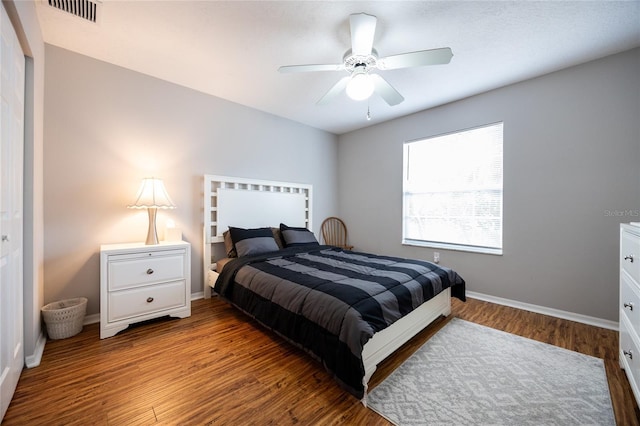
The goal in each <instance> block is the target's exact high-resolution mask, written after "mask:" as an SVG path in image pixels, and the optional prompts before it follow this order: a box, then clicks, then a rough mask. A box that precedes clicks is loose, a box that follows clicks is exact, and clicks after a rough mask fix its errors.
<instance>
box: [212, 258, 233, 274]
mask: <svg viewBox="0 0 640 426" xmlns="http://www.w3.org/2000/svg"><path fill="white" fill-rule="evenodd" d="M232 260H233V259H231V258H230V257H224V258H222V259H218V260H216V272H218V273H220V272H222V268H224V265H226V264H227V263H229V262H231V261H232Z"/></svg>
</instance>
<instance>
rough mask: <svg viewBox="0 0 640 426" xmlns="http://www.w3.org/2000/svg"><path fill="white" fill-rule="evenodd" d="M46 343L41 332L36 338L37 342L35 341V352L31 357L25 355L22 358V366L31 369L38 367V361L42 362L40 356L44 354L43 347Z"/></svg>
mask: <svg viewBox="0 0 640 426" xmlns="http://www.w3.org/2000/svg"><path fill="white" fill-rule="evenodd" d="M46 343H47V338H46V337H44V333H43V332H42V331H41V332H40V335H39V336H38V340H37V341H36V347H35V351H34V353H33V354H31V355H27V356H25V357H24V365H26V366H27V368H33V367H37V366H39V365H40V361H41V360H42V354H43V353H44V345H45V344H46Z"/></svg>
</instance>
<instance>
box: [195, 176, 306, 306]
mask: <svg viewBox="0 0 640 426" xmlns="http://www.w3.org/2000/svg"><path fill="white" fill-rule="evenodd" d="M311 212H312V186H311V185H308V184H302V183H291V182H275V181H268V180H255V179H245V178H237V177H230V176H217V175H205V176H204V232H203V258H204V277H203V278H204V295H205V297H210V295H211V287H210V286H209V285H208V279H207V277H208V274H209V271H210V270H211V265H212V264H213V263H214V261H215V260H214V259H213V258H212V254H213V251H212V244H216V243H223V242H224V239H223V237H222V234H223V232H224V231H226V230H227V229H228V228H229V226H236V227H239V228H258V227H266V226H276V227H277V226H278V225H279V224H280V223H285V224H287V225H289V226H303V227H306V228H307V229H309V230H313V227H312V226H313V224H312V221H311Z"/></svg>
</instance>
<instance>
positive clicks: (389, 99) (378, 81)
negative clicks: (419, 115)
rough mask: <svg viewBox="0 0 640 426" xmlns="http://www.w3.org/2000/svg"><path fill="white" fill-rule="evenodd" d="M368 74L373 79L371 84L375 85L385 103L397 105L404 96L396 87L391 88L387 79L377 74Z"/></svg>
mask: <svg viewBox="0 0 640 426" xmlns="http://www.w3.org/2000/svg"><path fill="white" fill-rule="evenodd" d="M369 76H370V77H371V78H372V79H373V84H374V87H375V91H376V93H377V94H378V95H380V97H381V98H382V99H384V101H385V102H386V103H388V104H389V105H391V106H394V105H398V104H399V103H401V102H402V101H404V98H403V97H402V95H401V94H400V93H398V91H397V90H396V89H394V88H393V86H391V85H390V84H389V83H387V80H385V79H384V78H382V77H381V76H380V75H379V74H369Z"/></svg>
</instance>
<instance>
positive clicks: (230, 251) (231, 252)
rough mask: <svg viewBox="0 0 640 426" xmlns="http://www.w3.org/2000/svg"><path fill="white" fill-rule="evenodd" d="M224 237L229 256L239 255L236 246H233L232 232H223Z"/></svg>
mask: <svg viewBox="0 0 640 426" xmlns="http://www.w3.org/2000/svg"><path fill="white" fill-rule="evenodd" d="M222 238H224V249H225V251H226V252H227V257H238V253H236V248H235V247H234V246H233V241H231V234H230V233H229V231H228V230H227V231H224V232H223V233H222Z"/></svg>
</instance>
